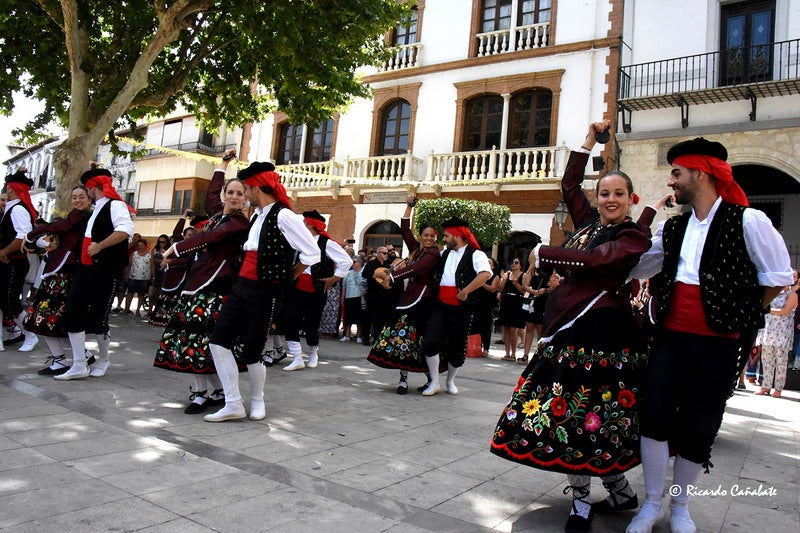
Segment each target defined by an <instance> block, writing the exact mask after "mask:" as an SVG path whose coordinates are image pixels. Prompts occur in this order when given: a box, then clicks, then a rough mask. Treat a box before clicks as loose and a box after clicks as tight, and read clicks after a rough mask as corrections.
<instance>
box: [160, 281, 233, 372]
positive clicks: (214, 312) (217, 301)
mask: <svg viewBox="0 0 800 533" xmlns="http://www.w3.org/2000/svg"><path fill="white" fill-rule="evenodd" d="M227 293H228V291H225V292H224V294H222V293H221V292H220V291H218V290H217V289H215V288H214V286H213V285H212V286H210V287H207V288H206V289H203V290H201V291H198V292H197V293H195V294H184V295H182V296H181V297H180V299H179V300H178V303H177V304H176V305H175V309H174V310H173V313H172V316H171V318H170V320H169V323H168V324H167V327H166V328H165V329H164V333H163V334H162V336H161V342H159V344H158V350H157V351H156V356H155V360H154V361H153V366H157V367H159V368H165V369H167V370H174V371H176V372H188V373H192V374H214V373H216V371H217V370H216V368H214V361H213V359H212V357H211V350H210V349H209V348H208V342H209V340H210V339H211V334H212V332H213V331H214V324H215V322H216V320H217V317H218V316H219V312H220V309H222V305H223V304H224V303H225V300H227V298H228V296H227ZM243 341H244V339H239V340H238V341H237V342H236V344H235V345H234V346H233V350H232V351H233V355H234V357H235V358H236V361H237V364H238V366H239V371H243V370H246V369H247V366H246V365H244V364H242V363H240V362H239V361H240V360H241V355H242V352H243V350H244V342H243Z"/></svg>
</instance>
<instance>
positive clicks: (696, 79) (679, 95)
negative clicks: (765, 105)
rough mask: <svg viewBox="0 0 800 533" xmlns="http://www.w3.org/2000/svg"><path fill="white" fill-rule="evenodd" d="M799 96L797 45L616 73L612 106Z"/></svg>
mask: <svg viewBox="0 0 800 533" xmlns="http://www.w3.org/2000/svg"><path fill="white" fill-rule="evenodd" d="M798 93H800V39H793V40H790V41H780V42H774V43H767V44H761V45H753V46H742V47H736V48H730V49H727V50H719V51H716V52H709V53H705V54H696V55H692V56H686V57H676V58H671V59H664V60H661V61H651V62H649V63H640V64H637V65H629V66H624V67H621V68H620V75H619V95H618V101H619V104H620V106H621V107H622V108H623V110H626V111H635V110H645V109H657V108H668V107H679V106H680V107H684V106H687V105H689V104H707V103H713V102H727V101H733V100H747V99H750V100H751V101H752V102H753V112H752V114H751V117H750V118H751V119H752V120H755V99H756V98H764V97H771V96H782V95H790V94H798Z"/></svg>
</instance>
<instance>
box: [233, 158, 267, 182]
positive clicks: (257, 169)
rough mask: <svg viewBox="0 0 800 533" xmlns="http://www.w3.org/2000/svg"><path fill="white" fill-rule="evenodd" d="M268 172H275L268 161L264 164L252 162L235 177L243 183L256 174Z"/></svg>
mask: <svg viewBox="0 0 800 533" xmlns="http://www.w3.org/2000/svg"><path fill="white" fill-rule="evenodd" d="M270 171H272V172H275V165H273V164H272V163H270V162H268V161H265V162H261V161H253V162H252V163H250V166H249V167H247V168H243V169H242V170H240V171H239V173H238V174H237V175H236V177H237V178H239V179H240V180H242V181H244V180H246V179H247V178H250V177H252V176H255V175H256V174H261V173H262V172H270Z"/></svg>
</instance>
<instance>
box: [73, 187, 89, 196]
mask: <svg viewBox="0 0 800 533" xmlns="http://www.w3.org/2000/svg"><path fill="white" fill-rule="evenodd" d="M75 189H81V190H82V191H83V192H85V193H86V195H87V196H88V195H89V189H87V188H86V187H84V186H83V185H76V186H74V187H73V188H72V191H75Z"/></svg>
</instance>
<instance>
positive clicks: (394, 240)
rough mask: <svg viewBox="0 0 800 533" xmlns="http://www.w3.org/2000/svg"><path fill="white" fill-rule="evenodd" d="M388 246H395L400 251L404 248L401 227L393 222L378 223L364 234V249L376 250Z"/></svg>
mask: <svg viewBox="0 0 800 533" xmlns="http://www.w3.org/2000/svg"><path fill="white" fill-rule="evenodd" d="M387 244H393V245H394V247H395V248H397V249H399V250H402V248H403V237H402V235H400V226H398V225H397V224H395V223H394V222H392V221H391V220H384V221H382V222H376V223H375V224H373V225H372V226H370V227H369V228H368V229H367V231H366V232H364V248H367V249H373V250H374V249H376V248H378V246H386V245H387ZM398 255H399V254H398Z"/></svg>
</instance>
